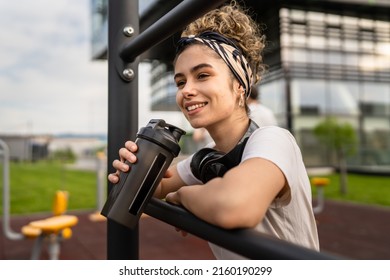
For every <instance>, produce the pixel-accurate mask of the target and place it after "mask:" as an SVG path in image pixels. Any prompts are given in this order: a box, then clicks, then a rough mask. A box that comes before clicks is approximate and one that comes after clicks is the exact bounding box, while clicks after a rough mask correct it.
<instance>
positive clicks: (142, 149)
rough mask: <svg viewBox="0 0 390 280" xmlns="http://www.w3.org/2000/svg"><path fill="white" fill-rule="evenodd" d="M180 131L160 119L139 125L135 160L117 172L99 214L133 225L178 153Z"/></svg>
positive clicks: (128, 225) (181, 132)
mask: <svg viewBox="0 0 390 280" xmlns="http://www.w3.org/2000/svg"><path fill="white" fill-rule="evenodd" d="M184 134H185V131H184V130H182V129H180V128H178V127H175V126H173V125H170V124H167V123H165V121H164V120H161V119H152V120H150V121H149V123H148V125H147V126H146V127H143V128H141V129H140V130H139V131H138V133H137V138H136V140H135V143H136V144H137V146H138V151H137V153H136V156H137V161H136V162H135V163H130V162H128V161H126V163H127V164H128V165H129V166H130V171H129V172H121V174H120V180H119V183H118V184H116V185H115V186H114V187H113V189H112V190H111V192H110V194H109V196H108V198H107V201H106V203H105V205H104V207H103V209H102V212H101V213H102V215H104V216H105V217H107V218H108V219H112V220H114V221H116V222H117V223H120V224H122V225H124V226H127V227H129V228H134V227H135V226H136V225H137V223H138V220H139V217H140V216H141V214H142V212H143V209H144V208H145V206H146V204H147V202H149V200H150V198H151V196H152V195H153V193H154V191H155V189H156V187H157V185H158V184H159V183H160V181H161V179H162V178H163V176H164V174H165V172H166V171H167V169H168V167H169V165H170V164H171V163H172V160H173V159H174V158H175V157H177V156H178V155H179V153H180V146H179V140H180V137H181V136H182V135H184Z"/></svg>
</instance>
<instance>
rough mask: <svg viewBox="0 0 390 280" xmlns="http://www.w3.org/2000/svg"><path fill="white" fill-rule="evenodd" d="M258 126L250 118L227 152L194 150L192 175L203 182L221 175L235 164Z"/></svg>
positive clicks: (210, 149) (204, 149)
mask: <svg viewBox="0 0 390 280" xmlns="http://www.w3.org/2000/svg"><path fill="white" fill-rule="evenodd" d="M257 128H259V126H258V125H257V124H256V123H255V122H254V121H252V120H250V124H249V127H248V130H247V131H246V133H245V134H244V136H243V137H242V138H241V140H240V141H239V142H238V144H237V145H236V147H234V148H233V149H232V150H231V151H230V152H228V153H227V154H225V153H223V152H220V151H217V150H214V149H212V148H203V149H201V150H199V151H198V152H196V153H195V154H194V156H193V157H192V160H191V164H190V167H191V171H192V174H194V176H195V177H196V178H197V179H199V180H201V181H202V182H203V183H206V182H208V181H210V180H211V179H213V178H215V177H222V176H223V175H224V174H225V173H226V172H227V171H228V170H229V169H231V168H233V167H235V166H237V165H238V164H239V163H240V161H241V157H242V153H243V152H244V148H245V145H246V142H247V141H248V138H249V136H250V135H251V134H252V132H253V131H255V130H256V129H257Z"/></svg>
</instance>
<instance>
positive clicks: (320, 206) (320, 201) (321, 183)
mask: <svg viewBox="0 0 390 280" xmlns="http://www.w3.org/2000/svg"><path fill="white" fill-rule="evenodd" d="M311 183H312V184H313V185H314V186H316V188H317V205H316V206H315V207H313V212H314V214H319V213H321V212H322V211H323V210H324V206H325V201H324V187H325V186H327V185H329V179H328V178H323V177H313V178H312V179H311Z"/></svg>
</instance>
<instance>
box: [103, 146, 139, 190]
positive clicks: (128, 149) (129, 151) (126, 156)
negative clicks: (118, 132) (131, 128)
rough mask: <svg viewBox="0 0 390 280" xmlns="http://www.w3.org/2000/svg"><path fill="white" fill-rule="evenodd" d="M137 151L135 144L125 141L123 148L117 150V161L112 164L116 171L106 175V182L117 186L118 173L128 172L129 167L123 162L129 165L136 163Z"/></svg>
mask: <svg viewBox="0 0 390 280" xmlns="http://www.w3.org/2000/svg"><path fill="white" fill-rule="evenodd" d="M137 150H138V146H137V144H135V143H134V142H132V141H127V142H126V143H125V146H124V147H123V148H120V149H119V159H116V160H114V161H113V163H112V166H113V167H114V168H115V169H116V172H115V173H111V174H109V175H108V180H109V181H110V182H111V183H113V184H117V183H118V182H119V173H120V172H129V171H130V166H129V165H128V164H127V163H125V161H126V160H127V161H128V162H130V163H135V162H136V161H137V157H136V156H135V153H136V152H137Z"/></svg>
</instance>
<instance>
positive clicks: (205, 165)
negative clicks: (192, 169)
mask: <svg viewBox="0 0 390 280" xmlns="http://www.w3.org/2000/svg"><path fill="white" fill-rule="evenodd" d="M225 155H226V154H225V153H222V152H218V151H213V152H210V153H208V154H207V155H206V156H205V157H204V158H203V160H202V162H201V163H200V166H199V173H200V178H201V180H202V182H203V183H206V182H208V181H210V180H211V179H214V178H215V177H222V176H223V175H224V174H225V173H226V171H227V169H226V166H225V163H224V160H223V159H224V156H225Z"/></svg>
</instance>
